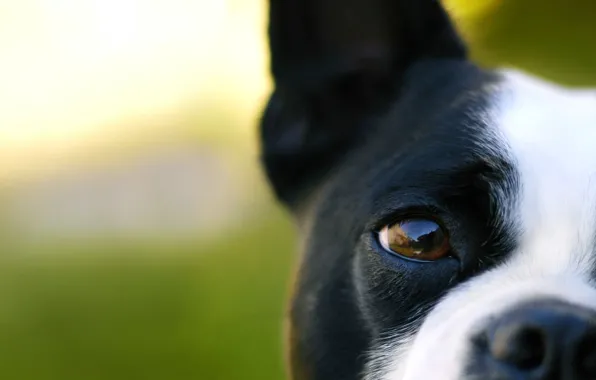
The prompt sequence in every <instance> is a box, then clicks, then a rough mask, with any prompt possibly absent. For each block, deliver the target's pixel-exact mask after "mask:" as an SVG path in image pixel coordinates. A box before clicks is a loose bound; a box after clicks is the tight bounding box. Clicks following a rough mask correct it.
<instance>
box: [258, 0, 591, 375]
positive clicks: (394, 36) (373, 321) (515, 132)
mask: <svg viewBox="0 0 596 380" xmlns="http://www.w3.org/2000/svg"><path fill="white" fill-rule="evenodd" d="M269 31H270V42H271V53H272V70H273V75H274V78H275V84H276V86H275V92H274V93H273V95H272V97H271V99H270V102H269V104H268V107H267V109H266V111H265V114H264V117H263V120H262V147H263V161H264V165H265V168H266V171H267V173H268V175H269V178H270V182H271V184H272V186H273V188H274V190H275V192H276V194H277V195H278V197H279V199H280V200H281V201H282V202H283V203H284V204H285V205H286V206H287V207H288V209H290V210H291V211H292V213H293V215H294V216H295V220H296V224H297V226H298V229H299V231H300V234H301V238H302V240H301V250H302V258H301V264H300V268H299V270H298V271H297V274H296V280H295V286H294V289H293V290H294V291H293V298H292V302H291V304H290V305H291V306H290V312H289V323H288V345H289V364H290V368H291V374H292V378H294V379H295V380H312V379H317V380H318V379H321V380H323V379H324V380H333V379H338V380H339V379H341V380H350V379H365V380H420V379H436V380H456V379H465V380H467V379H470V380H472V379H495V380H497V379H593V378H596V284H595V280H596V265H595V260H596V177H595V174H596V95H594V94H592V93H589V92H583V91H574V90H569V89H563V88H560V87H557V86H555V85H552V84H548V83H545V82H543V81H541V80H538V79H535V78H532V77H529V76H527V75H525V74H521V73H518V72H515V71H486V70H482V69H480V68H478V67H476V66H475V65H474V64H472V63H470V62H469V61H468V60H467V58H466V51H465V47H464V46H463V44H462V42H461V41H460V39H459V38H458V36H457V34H456V32H455V30H454V29H453V27H452V26H451V23H450V21H449V19H448V17H447V15H446V13H445V12H444V10H443V9H442V8H441V6H440V4H439V3H438V2H437V1H433V0H367V1H365V0H343V1H339V0H271V1H270V30H269Z"/></svg>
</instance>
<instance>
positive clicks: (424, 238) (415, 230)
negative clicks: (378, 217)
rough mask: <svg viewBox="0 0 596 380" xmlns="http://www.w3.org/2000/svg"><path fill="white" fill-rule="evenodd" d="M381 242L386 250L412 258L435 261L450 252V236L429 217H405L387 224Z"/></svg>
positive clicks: (382, 232) (380, 234)
mask: <svg viewBox="0 0 596 380" xmlns="http://www.w3.org/2000/svg"><path fill="white" fill-rule="evenodd" d="M379 242H380V243H381V245H382V246H383V248H385V249H386V250H388V251H390V252H393V253H396V254H398V255H400V256H404V257H407V258H410V259H416V260H423V261H434V260H438V259H440V258H442V257H445V256H447V255H448V254H449V250H450V246H449V238H448V237H447V233H446V232H445V231H444V230H443V228H442V227H441V226H440V225H438V224H437V223H436V222H433V221H432V220H427V219H404V220H402V221H400V222H398V223H395V224H392V225H389V226H385V227H384V228H383V229H382V230H381V232H380V233H379Z"/></svg>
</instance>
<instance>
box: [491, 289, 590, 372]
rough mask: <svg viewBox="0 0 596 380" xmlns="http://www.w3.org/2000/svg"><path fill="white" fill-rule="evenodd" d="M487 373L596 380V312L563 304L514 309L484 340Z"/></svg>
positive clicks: (555, 303) (537, 304)
mask: <svg viewBox="0 0 596 380" xmlns="http://www.w3.org/2000/svg"><path fill="white" fill-rule="evenodd" d="M481 336H482V339H481V340H482V341H484V345H485V356H484V357H485V358H486V360H487V361H488V363H485V364H487V366H488V367H489V369H488V368H487V370H488V371H489V372H491V373H492V374H496V373H499V374H500V375H499V376H498V378H505V379H509V378H511V379H540V380H542V379H574V380H576V379H581V380H583V379H596V311H593V310H589V309H586V308H582V307H578V306H574V305H570V304H567V303H564V302H560V301H540V302H533V303H531V304H524V305H521V306H518V307H516V308H514V309H513V310H511V311H509V312H507V313H505V314H504V315H502V316H500V317H499V318H496V319H495V320H493V321H492V322H491V323H490V324H489V326H488V327H487V329H486V330H485V331H484V332H483V334H481Z"/></svg>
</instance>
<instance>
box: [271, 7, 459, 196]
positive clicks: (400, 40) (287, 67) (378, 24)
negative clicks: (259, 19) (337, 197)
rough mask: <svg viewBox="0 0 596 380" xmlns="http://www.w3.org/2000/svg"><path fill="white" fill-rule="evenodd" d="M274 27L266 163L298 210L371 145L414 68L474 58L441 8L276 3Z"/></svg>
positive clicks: (276, 186)
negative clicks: (350, 155)
mask: <svg viewBox="0 0 596 380" xmlns="http://www.w3.org/2000/svg"><path fill="white" fill-rule="evenodd" d="M269 18H270V19H269V42H270V49H271V70H272V74H273V77H274V80H275V92H274V94H273V96H272V97H271V100H270V102H269V104H268V106H267V109H266V110H265V113H264V116H263V120H262V130H261V132H262V149H263V160H264V164H265V168H266V170H267V173H268V175H269V178H270V180H271V183H272V184H273V187H274V189H275V190H276V193H277V195H278V196H279V197H280V198H281V199H282V200H283V201H285V202H287V203H289V204H292V203H294V202H296V201H297V200H298V199H299V198H302V197H304V196H305V195H307V194H308V192H309V190H310V188H312V186H314V185H315V184H316V183H317V181H318V180H319V178H320V177H321V176H322V175H324V173H326V172H327V171H328V170H329V169H330V168H332V166H333V164H334V163H335V162H336V161H337V159H338V158H339V157H341V156H342V155H343V154H344V153H345V152H346V151H347V150H348V149H349V148H350V147H351V146H352V145H353V144H354V142H356V141H358V140H359V139H360V138H361V135H362V133H363V132H364V127H363V124H364V121H365V119H366V117H367V116H369V115H372V114H374V112H375V111H377V110H381V109H383V107H386V106H387V104H388V102H389V101H390V100H392V99H394V98H395V96H396V95H397V94H398V92H399V89H400V85H401V80H402V76H403V75H404V72H405V71H406V70H407V69H408V68H409V67H410V66H411V65H412V64H413V63H415V62H417V61H420V60H424V59H437V58H454V59H465V58H466V49H465V47H464V45H463V43H462V41H461V40H460V39H459V37H458V35H457V33H456V31H455V29H454V28H453V26H452V25H451V22H450V20H449V17H448V15H447V13H446V12H445V11H444V9H443V8H442V6H441V3H440V2H439V1H438V0H270V9H269Z"/></svg>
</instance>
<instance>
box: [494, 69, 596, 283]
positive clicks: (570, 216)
mask: <svg viewBox="0 0 596 380" xmlns="http://www.w3.org/2000/svg"><path fill="white" fill-rule="evenodd" d="M505 78H506V88H505V92H504V94H503V96H504V100H503V103H502V105H501V107H502V112H503V113H502V119H501V120H500V122H499V127H500V128H501V130H502V132H503V134H504V137H505V139H506V140H507V144H508V145H509V147H510V154H511V155H512V156H513V159H514V160H515V167H516V169H517V171H518V173H519V180H520V184H521V189H520V190H521V194H520V199H519V215H518V217H519V222H520V223H521V225H520V227H521V228H522V235H521V241H520V247H519V252H518V253H517V257H516V259H517V260H519V261H523V263H521V262H520V263H519V265H520V266H521V265H524V266H529V267H530V268H532V269H533V271H537V270H540V271H542V272H543V273H546V274H548V273H558V272H560V271H561V270H563V269H565V268H570V267H572V269H574V270H575V269H579V268H582V269H586V270H589V267H590V265H589V264H590V262H591V259H592V250H593V244H594V239H595V237H596V228H595V227H596V177H595V175H594V174H595V173H596V93H594V92H589V91H577V90H575V91H574V90H569V89H563V88H560V87H557V86H554V85H550V84H547V83H544V82H541V81H539V80H537V79H534V78H531V77H528V76H525V75H523V74H520V73H517V72H513V71H511V72H507V73H505Z"/></svg>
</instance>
